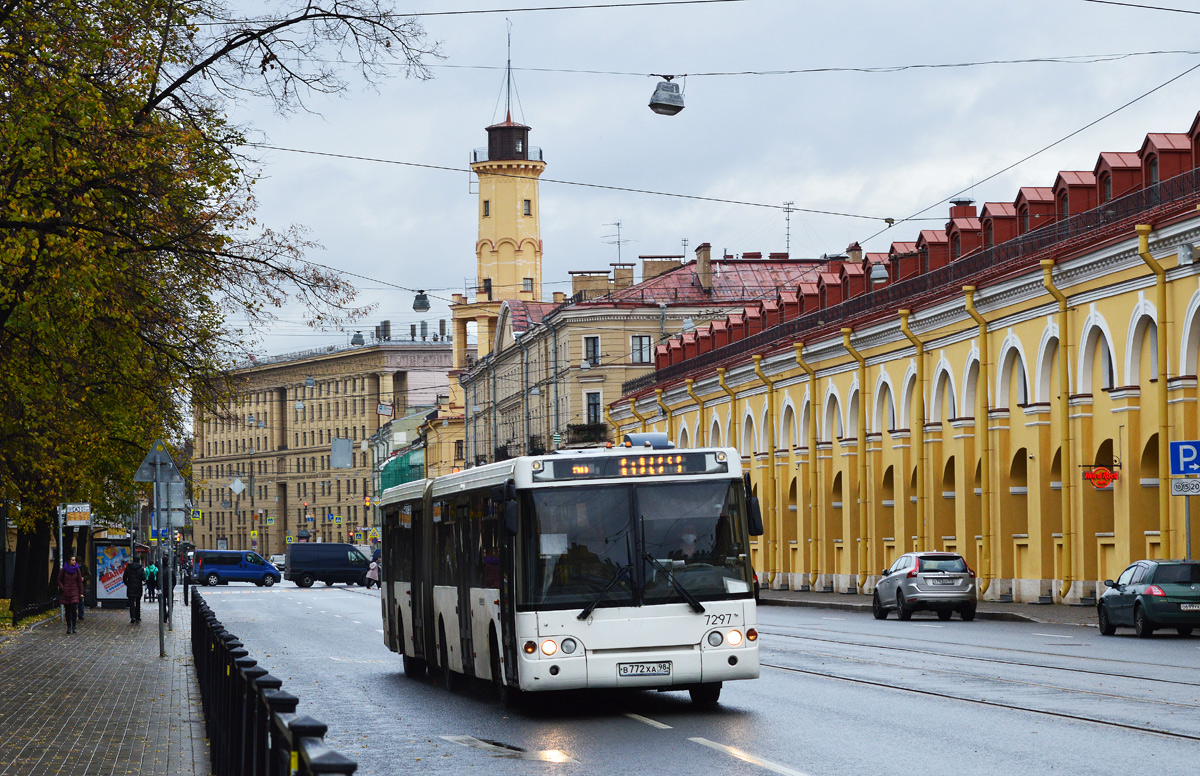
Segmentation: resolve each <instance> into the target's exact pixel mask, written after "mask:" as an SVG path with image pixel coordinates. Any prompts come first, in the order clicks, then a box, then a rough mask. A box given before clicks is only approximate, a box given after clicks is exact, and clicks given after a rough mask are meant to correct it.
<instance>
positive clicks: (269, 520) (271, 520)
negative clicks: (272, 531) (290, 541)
mask: <svg viewBox="0 0 1200 776" xmlns="http://www.w3.org/2000/svg"><path fill="white" fill-rule="evenodd" d="M267 525H275V518H273V517H268V518H267Z"/></svg>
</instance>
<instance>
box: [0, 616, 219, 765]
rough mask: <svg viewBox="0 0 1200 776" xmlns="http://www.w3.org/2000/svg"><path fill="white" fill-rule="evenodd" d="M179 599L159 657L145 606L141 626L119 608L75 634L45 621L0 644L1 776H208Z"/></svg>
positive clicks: (154, 621)
mask: <svg viewBox="0 0 1200 776" xmlns="http://www.w3.org/2000/svg"><path fill="white" fill-rule="evenodd" d="M179 597H180V596H179V594H178V593H177V594H176V607H175V614H174V630H173V631H167V632H166V646H167V655H168V657H166V658H160V657H159V656H158V655H159V650H158V607H157V605H151V604H149V603H143V604H142V623H141V624H140V625H130V624H129V614H128V612H127V611H126V610H124V609H89V610H88V612H87V617H86V619H84V621H83V622H81V623H79V628H78V632H77V633H75V634H74V635H67V633H66V626H64V625H63V624H62V623H61V622H60V621H58V620H52V621H49V622H47V623H44V624H40V625H38V626H36V627H34V628H33V629H31V630H29V631H25V632H21V633H18V634H17V635H15V636H12V637H10V638H8V639H6V640H4V641H3V642H0V776H26V775H27V774H28V775H29V776H33V775H35V774H36V776H42V774H47V775H48V774H63V776H123V775H124V774H130V775H131V776H132V775H134V774H145V775H146V776H150V775H151V774H153V775H155V776H158V775H159V774H161V775H162V776H199V775H201V774H208V773H209V772H210V769H209V752H208V741H207V740H206V739H205V737H204V713H203V709H202V708H201V706H200V689H199V687H198V686H197V684H196V672H195V668H194V667H193V665H192V656H191V642H190V636H191V633H190V631H191V621H190V618H189V612H188V610H187V608H186V607H184V606H183V605H182V604H180V603H179Z"/></svg>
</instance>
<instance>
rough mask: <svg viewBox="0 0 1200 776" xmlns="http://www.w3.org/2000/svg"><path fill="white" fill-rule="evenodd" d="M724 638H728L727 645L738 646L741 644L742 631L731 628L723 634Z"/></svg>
mask: <svg viewBox="0 0 1200 776" xmlns="http://www.w3.org/2000/svg"><path fill="white" fill-rule="evenodd" d="M725 638H727V639H729V646H731V647H740V646H741V645H742V632H741V631H739V630H731V631H729V633H726V634H725Z"/></svg>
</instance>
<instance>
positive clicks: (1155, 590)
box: [1146, 585, 1167, 598]
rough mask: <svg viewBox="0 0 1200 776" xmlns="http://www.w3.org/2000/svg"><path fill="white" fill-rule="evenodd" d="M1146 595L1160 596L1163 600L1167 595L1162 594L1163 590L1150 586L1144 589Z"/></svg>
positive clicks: (1156, 586)
mask: <svg viewBox="0 0 1200 776" xmlns="http://www.w3.org/2000/svg"><path fill="white" fill-rule="evenodd" d="M1146 595H1154V596H1162V597H1164V598H1165V597H1166V595H1167V594H1166V593H1164V592H1163V589H1162V588H1161V587H1159V586H1158V585H1151V586H1150V587H1148V588H1146Z"/></svg>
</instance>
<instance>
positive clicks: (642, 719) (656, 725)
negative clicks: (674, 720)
mask: <svg viewBox="0 0 1200 776" xmlns="http://www.w3.org/2000/svg"><path fill="white" fill-rule="evenodd" d="M625 716H626V717H629V718H630V719H636V720H637V721H638V722H642V723H644V724H647V725H649V726H650V727H652V728H658V729H659V730H670V729H671V726H670V725H664V724H663V723H661V722H659V721H658V720H655V719H650V718H649V717H643V716H642V715H641V714H634V713H633V712H632V711H627V712H625Z"/></svg>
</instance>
